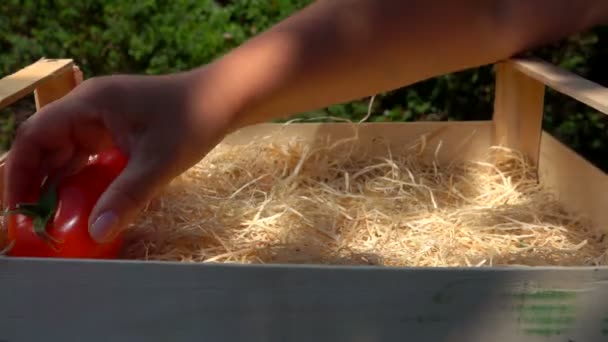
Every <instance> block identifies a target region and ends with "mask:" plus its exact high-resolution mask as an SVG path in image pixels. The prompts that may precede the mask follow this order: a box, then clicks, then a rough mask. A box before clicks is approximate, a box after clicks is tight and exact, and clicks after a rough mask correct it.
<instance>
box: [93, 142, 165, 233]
mask: <svg viewBox="0 0 608 342" xmlns="http://www.w3.org/2000/svg"><path fill="white" fill-rule="evenodd" d="M136 152H141V151H136ZM162 169H163V168H162V167H161V164H160V163H159V162H156V161H154V156H150V155H148V154H145V153H133V154H132V155H131V159H130V160H129V162H128V164H127V166H126V167H125V168H124V170H123V171H122V173H121V174H120V175H119V176H118V177H117V178H116V179H115V180H114V181H113V182H112V183H111V184H110V186H109V187H108V188H107V189H106V191H105V192H104V193H103V195H102V196H101V197H100V198H99V200H98V201H97V205H96V206H95V208H94V209H93V211H92V212H91V216H90V219H89V226H90V229H89V232H90V235H91V237H92V238H93V239H94V240H96V241H98V242H105V241H108V240H111V239H112V238H114V237H115V236H116V234H118V233H120V232H121V231H122V230H124V229H125V228H126V226H127V225H128V224H129V223H131V222H133V221H134V219H135V218H136V216H137V215H138V214H139V213H140V212H141V210H142V209H143V208H144V207H145V206H146V205H147V203H148V202H149V201H150V200H151V199H152V198H153V196H154V191H155V190H156V189H157V188H158V187H159V185H160V184H161V183H162V178H161V174H160V170H162Z"/></svg>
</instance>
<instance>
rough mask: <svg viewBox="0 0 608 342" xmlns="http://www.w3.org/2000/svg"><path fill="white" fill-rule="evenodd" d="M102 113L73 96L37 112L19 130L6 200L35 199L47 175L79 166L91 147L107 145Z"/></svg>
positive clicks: (10, 159) (7, 167) (9, 162)
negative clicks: (97, 112) (82, 103)
mask: <svg viewBox="0 0 608 342" xmlns="http://www.w3.org/2000/svg"><path fill="white" fill-rule="evenodd" d="M108 140H109V135H108V133H107V132H106V131H105V130H104V129H103V122H102V118H101V116H100V115H97V114H96V112H95V111H92V110H89V109H88V108H83V106H82V105H80V104H78V103H77V102H75V101H73V100H72V99H71V98H66V99H65V100H61V101H55V102H53V103H51V104H49V105H47V106H45V107H44V108H43V109H42V110H40V111H39V112H38V113H36V114H34V115H33V116H32V117H30V118H29V119H28V120H26V121H25V122H24V123H22V124H21V125H20V127H19V129H18V131H17V134H16V137H15V139H14V141H13V143H12V146H11V150H10V153H9V155H8V157H7V160H6V165H5V173H4V183H5V188H4V194H3V195H4V203H5V205H6V206H8V207H9V208H10V207H14V206H15V204H16V203H19V202H29V201H33V200H35V198H36V197H37V196H38V193H39V190H40V184H41V182H42V180H43V179H44V177H46V176H49V175H50V176H54V175H59V176H61V175H64V174H66V173H70V172H71V171H73V170H75V169H78V167H79V165H81V164H82V162H83V161H82V160H83V159H84V157H83V154H85V152H87V151H88V150H91V149H94V148H95V147H97V148H99V147H102V146H103V145H105V144H107V141H108Z"/></svg>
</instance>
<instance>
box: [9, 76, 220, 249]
mask: <svg viewBox="0 0 608 342" xmlns="http://www.w3.org/2000/svg"><path fill="white" fill-rule="evenodd" d="M204 74H205V69H200V70H197V71H195V72H194V71H193V72H188V73H180V74H172V75H165V76H132V75H117V76H106V77H98V78H92V79H89V80H87V81H85V82H83V83H82V84H81V85H79V86H78V87H77V88H75V89H74V90H73V91H72V92H70V93H69V94H68V95H66V96H65V97H63V98H61V99H59V100H57V101H55V102H53V103H51V104H49V105H47V106H45V107H44V108H42V109H41V110H40V111H39V112H38V113H36V114H35V115H33V116H32V117H30V118H29V119H28V120H27V121H26V122H24V123H23V124H22V125H21V126H20V127H19V129H18V132H17V135H16V137H15V140H14V142H13V145H12V147H11V150H10V152H9V155H8V157H7V160H6V164H5V184H6V186H5V192H4V203H5V205H6V206H7V207H8V208H14V206H15V205H16V204H17V203H20V202H27V201H31V200H33V199H34V197H36V196H38V194H39V189H40V184H41V182H42V180H43V179H44V178H45V177H47V176H48V177H50V178H51V179H56V178H58V177H59V178H60V177H63V176H66V175H69V174H71V173H73V172H75V171H77V170H78V169H79V168H80V167H82V166H83V165H84V164H85V163H86V161H87V159H88V158H89V156H90V155H93V154H96V153H98V152H100V151H102V150H104V149H106V148H109V147H112V146H116V147H118V148H119V149H121V150H122V152H123V153H124V154H125V155H126V156H127V157H128V158H129V162H128V164H127V166H126V168H125V169H124V170H123V172H122V173H121V174H120V175H119V177H118V178H117V179H116V180H115V181H114V182H113V183H112V184H111V185H110V187H109V188H108V189H107V190H106V191H105V193H104V194H103V195H102V196H101V197H100V199H99V200H98V202H97V205H96V206H95V208H94V209H93V211H92V213H91V216H90V218H89V226H90V233H91V236H92V237H93V238H94V239H95V240H97V241H100V242H101V241H104V240H108V239H110V238H112V237H113V236H114V235H115V234H116V233H118V232H120V231H121V230H122V229H124V228H125V227H126V226H127V225H128V224H129V223H131V222H132V221H133V220H134V218H135V216H136V215H137V214H138V213H139V212H140V210H141V209H142V208H143V207H144V206H145V205H146V204H147V203H148V201H150V200H151V199H152V197H153V196H154V195H155V194H156V193H157V192H158V191H159V190H161V189H162V187H163V186H165V185H166V184H168V183H169V182H170V181H171V180H172V179H173V178H174V177H176V176H178V175H179V174H180V173H182V172H183V171H185V170H186V169H187V168H189V167H190V166H192V165H194V164H195V163H196V162H197V161H199V160H200V159H202V158H203V157H204V156H205V155H206V153H208V152H209V150H211V149H212V148H213V147H214V145H215V144H216V143H217V142H219V141H220V140H221V139H222V138H223V136H224V135H225V133H226V132H227V129H228V128H227V125H226V123H227V120H224V117H223V116H222V115H220V113H219V112H217V111H215V108H214V111H213V112H212V111H211V110H209V111H208V110H206V108H205V106H204V103H205V102H206V101H204V99H205V92H204V91H201V88H200V87H197V86H200V85H201V82H200V80H201V79H204ZM193 99H196V101H194V100H193ZM207 102H209V103H211V102H212V101H207ZM201 104H203V105H201Z"/></svg>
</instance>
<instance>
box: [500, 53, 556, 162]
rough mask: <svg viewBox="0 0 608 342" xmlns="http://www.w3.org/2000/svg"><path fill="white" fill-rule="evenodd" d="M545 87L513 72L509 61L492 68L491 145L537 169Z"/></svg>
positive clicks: (513, 68)
mask: <svg viewBox="0 0 608 342" xmlns="http://www.w3.org/2000/svg"><path fill="white" fill-rule="evenodd" d="M544 100H545V85H544V84H543V83H542V82H540V81H538V80H536V79H534V78H532V77H530V76H528V75H526V74H524V73H522V72H521V71H519V70H517V69H516V68H515V66H514V65H513V64H512V62H511V61H503V62H499V63H497V64H496V89H495V98H494V117H493V126H494V132H493V133H494V141H493V143H494V145H499V146H504V147H508V148H512V149H515V150H517V151H519V152H521V153H523V154H524V155H525V156H526V157H527V158H528V159H529V162H530V163H532V164H533V165H534V166H535V167H537V166H538V159H539V151H540V139H541V135H542V119H543V111H544Z"/></svg>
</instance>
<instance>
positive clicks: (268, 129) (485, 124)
mask: <svg viewBox="0 0 608 342" xmlns="http://www.w3.org/2000/svg"><path fill="white" fill-rule="evenodd" d="M491 135H492V122H491V121H463V122H453V121H450V122H401V123H397V122H391V123H361V124H357V123H354V124H350V123H292V124H288V125H285V124H277V123H264V124H259V125H253V126H248V127H245V128H243V129H241V130H239V131H236V132H234V133H232V134H231V135H229V136H227V137H226V138H225V139H224V140H223V141H222V143H223V144H228V145H236V144H241V145H242V144H249V143H251V142H252V141H272V142H276V143H286V142H288V141H292V140H294V139H298V140H299V141H302V142H305V143H310V144H311V146H313V148H314V147H316V146H317V144H323V146H325V145H326V144H331V143H336V142H339V141H348V139H350V140H351V141H352V142H356V145H357V148H358V151H360V153H368V154H370V155H374V156H386V155H388V153H389V152H391V153H398V152H403V151H405V150H408V151H409V152H408V153H411V151H417V148H413V149H412V147H414V146H418V147H419V145H417V144H418V143H419V142H420V141H422V140H423V139H424V142H425V144H426V149H425V150H424V151H423V153H422V154H423V157H428V158H436V159H437V160H438V161H440V162H450V161H453V160H455V159H469V160H470V159H481V158H483V157H484V156H485V155H486V154H487V153H488V148H489V147H490V143H491Z"/></svg>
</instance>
